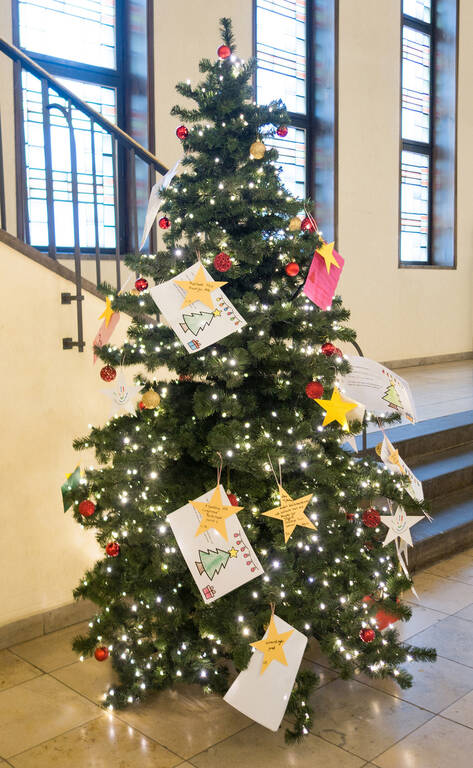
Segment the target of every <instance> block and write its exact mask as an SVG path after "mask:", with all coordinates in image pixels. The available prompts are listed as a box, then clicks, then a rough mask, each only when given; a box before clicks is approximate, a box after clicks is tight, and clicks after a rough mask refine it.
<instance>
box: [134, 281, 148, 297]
mask: <svg viewBox="0 0 473 768" xmlns="http://www.w3.org/2000/svg"><path fill="white" fill-rule="evenodd" d="M147 287H148V281H147V280H146V279H145V278H144V277H139V278H138V280H135V288H136V290H137V291H139V292H140V293H141V291H146V289H147Z"/></svg>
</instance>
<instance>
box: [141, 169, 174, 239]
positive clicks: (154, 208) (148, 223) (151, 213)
mask: <svg viewBox="0 0 473 768" xmlns="http://www.w3.org/2000/svg"><path fill="white" fill-rule="evenodd" d="M180 162H181V161H180V160H177V161H176V162H175V163H174V165H173V167H172V168H171V170H169V171H168V172H167V173H166V174H165V175H164V176H163V178H162V179H161V181H158V182H157V183H156V184H155V185H154V186H153V188H152V190H151V192H150V196H149V200H148V209H147V211H146V217H145V224H144V228H143V235H142V237H141V243H140V251H141V249H142V248H143V246H144V244H145V242H146V238H147V237H148V235H149V233H150V231H151V227H152V226H153V223H154V220H155V218H156V216H157V215H158V211H159V209H160V207H161V192H162V190H163V189H167V188H168V187H169V185H170V183H171V181H172V180H173V178H174V176H175V175H176V173H177V169H178V168H179V164H180Z"/></svg>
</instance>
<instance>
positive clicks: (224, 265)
mask: <svg viewBox="0 0 473 768" xmlns="http://www.w3.org/2000/svg"><path fill="white" fill-rule="evenodd" d="M231 266H232V260H231V258H230V256H229V255H228V253H223V251H222V252H221V253H217V255H216V257H215V259H214V267H215V269H218V271H219V272H228V270H229V269H230V267H231Z"/></svg>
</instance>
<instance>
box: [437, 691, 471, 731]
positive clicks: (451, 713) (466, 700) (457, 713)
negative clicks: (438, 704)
mask: <svg viewBox="0 0 473 768" xmlns="http://www.w3.org/2000/svg"><path fill="white" fill-rule="evenodd" d="M442 717H448V719H449V720H455V722H456V723H460V725H466V726H468V728H473V691H470V693H467V694H466V696H463V697H462V698H461V699H459V700H458V701H456V702H455V703H454V704H452V705H451V707H448V708H447V709H444V711H443V712H442Z"/></svg>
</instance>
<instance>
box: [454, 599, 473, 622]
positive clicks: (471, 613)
mask: <svg viewBox="0 0 473 768" xmlns="http://www.w3.org/2000/svg"><path fill="white" fill-rule="evenodd" d="M455 616H459V618H460V619H466V620H467V621H473V603H472V604H471V605H467V606H466V608H462V609H461V611H458V613H456V614H455Z"/></svg>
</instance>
